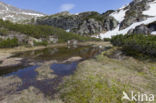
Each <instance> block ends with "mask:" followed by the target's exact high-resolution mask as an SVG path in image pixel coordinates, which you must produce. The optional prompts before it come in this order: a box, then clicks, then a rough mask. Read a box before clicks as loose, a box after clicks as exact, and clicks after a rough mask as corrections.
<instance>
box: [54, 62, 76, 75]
mask: <svg viewBox="0 0 156 103" xmlns="http://www.w3.org/2000/svg"><path fill="white" fill-rule="evenodd" d="M77 65H78V62H72V63H63V64H61V63H55V64H52V65H51V69H52V70H53V71H54V73H55V74H57V75H61V76H65V75H70V74H72V73H73V72H74V70H75V69H76V67H77Z"/></svg>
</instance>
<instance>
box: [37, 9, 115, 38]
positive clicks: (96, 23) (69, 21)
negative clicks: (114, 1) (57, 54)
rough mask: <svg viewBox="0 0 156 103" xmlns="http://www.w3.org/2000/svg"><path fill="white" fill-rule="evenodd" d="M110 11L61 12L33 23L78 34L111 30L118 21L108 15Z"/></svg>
mask: <svg viewBox="0 0 156 103" xmlns="http://www.w3.org/2000/svg"><path fill="white" fill-rule="evenodd" d="M111 12H113V11H108V12H106V13H103V14H99V13H97V12H93V11H92V12H83V13H80V14H77V15H76V14H70V13H68V12H62V13H58V14H55V15H51V16H45V17H40V18H38V19H37V20H36V22H35V23H36V24H42V25H51V26H54V27H58V28H63V29H65V30H68V31H70V32H74V33H78V34H80V35H92V34H97V33H100V32H102V31H107V30H112V29H114V28H115V27H116V26H117V24H118V22H117V21H116V20H115V19H114V18H113V17H110V16H109V14H110V13H111Z"/></svg>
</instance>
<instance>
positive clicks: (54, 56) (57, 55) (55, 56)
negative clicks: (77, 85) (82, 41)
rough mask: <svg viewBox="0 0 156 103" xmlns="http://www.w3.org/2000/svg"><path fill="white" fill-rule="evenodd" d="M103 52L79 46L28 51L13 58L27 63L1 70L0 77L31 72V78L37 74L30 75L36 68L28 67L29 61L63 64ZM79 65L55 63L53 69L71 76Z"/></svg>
mask: <svg viewBox="0 0 156 103" xmlns="http://www.w3.org/2000/svg"><path fill="white" fill-rule="evenodd" d="M101 51H102V49H100V48H98V47H92V46H78V47H76V48H74V47H58V48H46V49H41V50H34V51H27V52H19V53H16V54H15V55H13V56H12V57H21V58H24V59H25V61H24V62H23V64H21V65H18V66H12V67H4V68H0V76H2V75H3V76H8V75H9V76H10V75H19V74H20V75H25V74H24V73H26V74H27V72H26V71H27V70H29V76H31V74H32V75H33V74H35V73H30V72H34V69H35V68H33V69H32V66H30V65H27V64H26V63H27V62H28V61H29V62H35V63H38V62H40V63H43V62H45V61H51V60H57V61H58V62H61V61H64V60H66V59H69V58H71V57H75V56H79V57H82V58H83V59H88V58H91V57H94V56H95V55H96V54H98V53H99V52H101ZM77 64H78V62H73V63H68V64H67V63H66V64H60V63H55V64H53V65H52V66H51V67H52V68H53V70H54V72H55V73H56V74H58V75H59V74H60V75H66V74H71V73H72V72H73V71H74V70H75V69H76V66H77ZM36 65H37V64H36ZM36 65H35V66H36ZM67 72H69V73H67Z"/></svg>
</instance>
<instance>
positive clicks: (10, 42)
mask: <svg viewBox="0 0 156 103" xmlns="http://www.w3.org/2000/svg"><path fill="white" fill-rule="evenodd" d="M18 45H19V44H18V40H17V39H16V38H13V39H6V40H0V48H13V47H16V46H18Z"/></svg>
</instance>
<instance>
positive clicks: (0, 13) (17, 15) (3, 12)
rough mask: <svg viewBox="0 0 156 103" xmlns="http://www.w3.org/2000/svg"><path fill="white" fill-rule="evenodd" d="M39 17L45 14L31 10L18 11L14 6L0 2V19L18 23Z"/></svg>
mask: <svg viewBox="0 0 156 103" xmlns="http://www.w3.org/2000/svg"><path fill="white" fill-rule="evenodd" d="M41 16H45V14H42V13H39V12H36V11H32V10H23V9H19V8H16V7H14V6H11V5H8V4H5V3H3V2H0V19H3V20H10V21H12V22H19V21H24V20H30V19H32V18H36V17H41Z"/></svg>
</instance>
